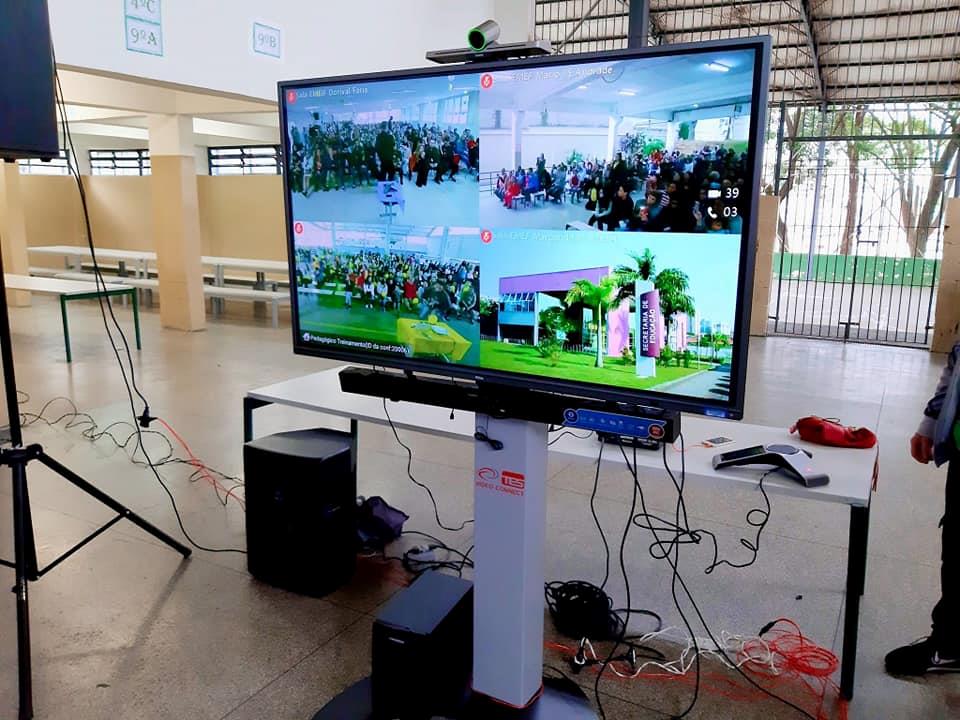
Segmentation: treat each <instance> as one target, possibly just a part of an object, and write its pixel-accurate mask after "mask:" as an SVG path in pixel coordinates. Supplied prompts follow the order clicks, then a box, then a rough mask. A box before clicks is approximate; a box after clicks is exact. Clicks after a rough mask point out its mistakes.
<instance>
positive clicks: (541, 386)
mask: <svg viewBox="0 0 960 720" xmlns="http://www.w3.org/2000/svg"><path fill="white" fill-rule="evenodd" d="M770 48H771V40H770V37H769V36H767V35H764V36H757V37H753V38H745V39H734V40H716V41H710V42H703V43H683V44H676V45H668V46H655V47H646V48H636V49H628V50H611V51H606V52H600V53H579V54H576V55H550V56H543V57H537V58H529V59H525V60H507V61H493V62H477V63H464V64H462V65H443V66H437V67H433V66H428V67H422V68H411V69H408V70H392V71H386V72H376V73H362V74H356V75H339V76H332V77H324V78H312V79H303V80H290V81H283V82H280V83H278V84H277V98H278V105H279V113H280V133H281V136H282V140H281V143H280V147H281V154H282V158H283V167H284V173H283V201H284V214H285V217H286V232H287V238H286V239H287V253H288V260H289V272H290V296H291V297H290V303H291V329H292V334H293V350H294V353H295V354H298V355H309V356H313V357H320V358H326V359H330V360H340V361H344V362H348V363H354V364H361V365H372V366H382V367H393V368H398V369H400V370H406V371H411V372H421V373H426V374H430V375H442V376H449V377H455V378H465V379H468V380H473V381H476V382H478V383H483V384H484V385H485V386H486V387H490V386H496V385H504V386H512V387H525V388H532V389H538V390H544V391H547V392H553V393H558V394H563V395H568V396H571V397H574V398H575V397H582V398H590V399H596V400H602V401H609V402H614V403H628V404H631V405H640V406H645V407H657V408H663V409H667V410H676V411H680V412H692V413H697V414H700V415H708V416H712V417H722V418H728V419H733V420H740V419H742V418H743V408H744V403H745V395H746V387H745V385H746V375H747V356H748V352H749V345H750V336H749V331H750V314H751V307H752V302H753V279H754V264H755V257H756V240H757V219H758V218H757V214H758V209H759V198H760V178H761V171H762V158H763V145H764V136H765V135H764V133H765V127H764V124H763V120H764V119H765V118H766V112H767V86H768V79H769V74H770ZM717 50H723V51H730V50H753V52H754V71H753V86H752V91H751V92H752V95H751V111H750V123H751V137H750V140H751V142H750V145H749V147H748V148H747V165H748V167H751V168H753V179H754V182H753V185H752V188H751V192H750V212H749V216H748V218H747V223H745V224H744V232H743V234H742V235H741V238H742V243H741V248H740V273H739V277H738V280H737V302H736V317H735V321H734V333H733V337H734V347H733V353H732V358H731V363H732V365H731V372H730V395H729V398H728V399H727V400H712V399H710V398H696V397H693V396H689V395H671V394H669V393H664V392H657V391H649V390H631V389H618V388H615V387H613V386H610V385H604V384H600V383H586V382H582V381H569V380H562V379H557V378H544V377H540V376H536V375H527V374H522V373H516V372H509V371H503V370H494V369H488V368H480V367H475V366H471V365H457V364H454V363H450V364H441V363H438V362H436V361H429V360H418V359H415V358H406V357H397V356H395V355H388V354H382V355H381V354H373V353H361V352H354V351H339V350H333V349H329V348H326V347H318V346H315V345H311V344H308V343H305V342H303V341H302V340H301V331H300V327H299V306H298V293H297V277H296V265H295V263H294V262H293V261H292V258H293V257H294V256H295V252H294V247H295V239H294V232H293V223H294V220H293V216H292V212H293V208H292V206H291V196H290V189H289V187H288V177H289V172H288V169H289V147H288V145H289V142H290V135H289V132H288V131H287V102H286V95H287V92H288V91H290V90H297V89H306V88H312V87H317V86H322V85H343V84H349V83H362V82H382V81H390V80H404V79H410V78H418V77H436V76H448V75H465V74H479V73H483V72H498V71H503V70H508V69H517V68H537V67H562V66H566V65H575V64H582V63H595V62H605V61H617V60H633V59H642V58H650V57H669V56H672V55H689V54H696V53H704V54H705V53H709V52H716V51H717Z"/></svg>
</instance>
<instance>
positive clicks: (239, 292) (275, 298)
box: [203, 285, 290, 327]
mask: <svg viewBox="0 0 960 720" xmlns="http://www.w3.org/2000/svg"><path fill="white" fill-rule="evenodd" d="M203 295H204V297H208V298H222V299H224V300H246V301H248V302H268V303H270V317H271V319H272V321H273V327H279V325H280V306H281V305H286V304H289V302H290V293H287V292H280V291H279V290H255V289H253V288H246V287H228V286H223V285H204V286H203Z"/></svg>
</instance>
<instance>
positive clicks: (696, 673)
mask: <svg viewBox="0 0 960 720" xmlns="http://www.w3.org/2000/svg"><path fill="white" fill-rule="evenodd" d="M683 442H684V440H683V434H682V433H681V435H680V443H681V451H680V462H681V466H680V472H679V477H678V474H677V473H675V472H674V470H673V468H671V467H670V463H669V460H668V458H667V446H666V445H664V446H663V465H664V469H665V471H666V473H667V476H668V477H669V478H670V480H671V482H672V483H673V486H674V488H675V490H676V492H677V501H676V506H675V509H674V517H673V519H672V520H666V519H664V518H660V517H658V516H656V515H654V514H652V513H650V512H649V510H648V509H647V504H646V499H645V497H644V493H643V488H642V486H641V484H640V479H639V474H638V467H637V456H636V448H634V451H633V459H632V462H631V459H630V458H629V457H628V456H627V452H626V449H625V447H624V446H623V445H622V444H621V445H620V452H621V455H622V456H623V460H624V463H625V464H626V466H627V469H628V470H629V472H630V475H631V476H632V479H633V486H634V505H635V504H636V502H637V501H639V505H640V512H638V513H636V514H634V515H633V522H634V524H636V525H637V526H639V527H642V528H644V529H646V530H648V531H649V532H650V533H651V534H652V535H653V538H654V542H653V543H652V544H651V546H650V554H651V556H652V557H653V558H655V559H659V560H664V561H666V562H667V564H668V565H669V566H670V569H671V571H672V574H671V583H670V590H671V595H672V597H673V602H674V606H675V607H676V610H677V612H678V614H679V615H680V618H681V620H682V621H683V625H684V628H685V629H686V633H687V636H688V637H689V638H691V641H690V642H691V643H692V646H693V649H692V669H693V695H692V697H691V699H690V702H689V704H688V706H687V708H686V709H685V710H684V711H683V712H681V713H679V714H676V715H673V718H683V717H686V716H687V715H689V714H690V712H691V711H692V710H693V708H694V707H695V706H696V703H697V700H698V698H699V694H700V691H701V685H702V682H703V680H704V679H705V678H704V677H703V676H702V675H703V674H702V669H701V654H702V653H701V648H702V647H709V648H711V649H712V651H713V652H715V653H717V654H719V655H720V656H722V657H723V658H724V659H725V660H726V664H727V665H728V667H730V668H732V669H733V670H734V671H736V672H737V673H738V674H739V675H740V676H741V677H742V678H743V679H744V680H746V681H747V683H748V684H749V685H750V686H752V688H753V689H754V690H755V691H758V692H760V693H762V694H763V695H765V696H767V697H769V698H772V699H774V700H777V701H779V702H780V703H782V704H783V705H785V706H787V707H789V708H792V709H793V710H796V711H797V712H798V713H799V714H800V715H801V716H803V717H806V718H810V719H811V720H818V715H819V713H820V711H819V710H818V711H817V714H816V715H815V714H813V713H810V712H808V711H807V710H805V709H804V708H803V707H801V706H800V705H799V704H797V702H793V701H792V700H790V699H789V698H787V697H784V696H783V695H781V694H778V693H776V692H773V691H772V690H770V689H769V688H767V687H765V686H763V685H761V684H760V683H759V682H758V679H757V678H756V677H754V674H751V673H749V672H748V671H747V670H746V669H745V667H744V663H741V662H739V661H738V660H736V659H734V658H735V657H736V654H733V655H731V652H730V651H729V650H728V649H727V648H726V647H725V646H724V644H723V643H722V642H721V641H719V640H717V636H716V635H715V634H714V633H713V632H712V631H711V630H710V627H709V625H708V623H707V621H706V618H705V617H704V615H703V612H702V610H701V609H700V607H699V605H698V604H697V602H696V599H695V598H694V596H693V593H692V592H691V591H690V588H689V586H688V585H687V583H686V582H685V581H684V579H683V576H682V575H681V574H680V569H679V564H680V547H681V546H682V545H684V544H694V543H697V542H699V541H700V535H699V534H698V532H700V533H702V531H698V532H695V531H693V530H691V529H690V522H689V515H688V512H687V505H686V500H685V497H684V489H685V481H686V461H685V452H684V449H683ZM761 491H762V492H763V496H764V498H765V504H766V510H765V511H763V512H765V516H763V517H762V522H760V521H759V520H757V519H756V518H755V517H754V519H753V522H751V524H752V525H755V526H758V527H759V529H760V530H761V531H762V529H763V526H765V525H766V520H767V519H768V518H769V508H770V504H769V498H767V495H766V492H765V491H763V488H762V481H761ZM751 517H753V516H751ZM702 534H706V533H702ZM757 537H758V539H757V541H756V542H753V543H749V544H745V547H748V549H750V550H751V552H752V558H751V559H750V560H749V562H746V563H732V562H727V563H723V562H722V561H718V559H717V556H716V553H715V555H714V560H713V562H712V563H711V565H710V566H708V568H707V570H708V571H712V570H713V569H715V568H716V567H718V566H719V565H720V564H728V565H730V566H731V567H746V566H748V565H750V564H752V563H753V562H754V561H755V560H756V552H757V549H758V548H759V533H758V536H757ZM713 540H714V542H715V541H716V537H715V536H713ZM741 544H744V543H741ZM628 590H629V588H628ZM681 593H682V595H683V596H684V597H685V598H686V600H687V602H688V603H689V605H690V606H691V607H692V608H693V611H694V614H695V616H696V620H697V621H698V622H699V624H700V625H701V626H702V627H703V629H704V630H705V631H706V634H707V638H708V640H709V643H703V642H701V641H700V640H699V639H698V638H697V636H696V634H695V633H694V632H693V628H692V625H691V622H690V619H688V617H687V614H686V613H685V612H684V609H683V606H682V604H681V602H680V595H681ZM765 629H766V628H765ZM761 634H763V633H761ZM621 640H622V638H621ZM808 644H809V643H808ZM619 645H620V643H619V642H618V643H617V644H616V645H614V647H613V649H612V650H611V651H610V654H609V656H608V657H607V659H606V660H605V661H603V662H602V663H600V665H599V668H600V669H599V672H598V673H597V678H596V682H595V686H594V690H595V695H596V698H597V705H598V708H599V710H600V715H601V717H605V713H604V710H603V705H602V701H601V698H600V692H599V683H600V679H601V677H602V675H603V673H604V671H605V670H606V669H607V668H608V666H609V665H610V663H611V662H612V660H613V658H615V657H616V653H617V650H618V647H619ZM687 669H688V670H689V669H690V668H689V667H688V668H687ZM684 677H686V673H684ZM706 679H708V678H706ZM741 690H742V688H741ZM824 692H825V690H824ZM823 699H824V695H823V694H821V707H822V704H823Z"/></svg>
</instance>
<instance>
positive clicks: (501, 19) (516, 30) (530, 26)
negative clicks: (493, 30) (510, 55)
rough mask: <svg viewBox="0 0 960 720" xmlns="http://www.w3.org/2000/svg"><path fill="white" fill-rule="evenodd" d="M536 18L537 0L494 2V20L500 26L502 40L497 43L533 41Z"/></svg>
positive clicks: (497, 0) (499, 0)
mask: <svg viewBox="0 0 960 720" xmlns="http://www.w3.org/2000/svg"><path fill="white" fill-rule="evenodd" d="M535 18H536V0H494V2H493V19H494V20H496V21H497V22H498V23H499V24H500V39H499V40H498V41H497V42H501V43H511V42H526V41H527V40H532V39H533V37H534V27H535V25H536V21H535ZM477 22H479V20H478V21H477Z"/></svg>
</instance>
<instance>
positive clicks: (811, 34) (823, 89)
mask: <svg viewBox="0 0 960 720" xmlns="http://www.w3.org/2000/svg"><path fill="white" fill-rule="evenodd" d="M797 10H798V11H799V12H800V22H801V23H802V25H803V29H804V31H805V32H806V34H807V46H808V47H809V48H810V61H811V62H812V63H813V72H814V74H815V75H816V78H817V90H818V91H819V92H820V99H821V100H823V101H824V102H826V99H827V83H826V82H825V81H824V79H823V68H822V67H821V66H820V45H819V43H818V41H817V31H816V29H815V28H814V27H813V10H812V9H811V8H810V0H800V2H799V3H798V4H797Z"/></svg>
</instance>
